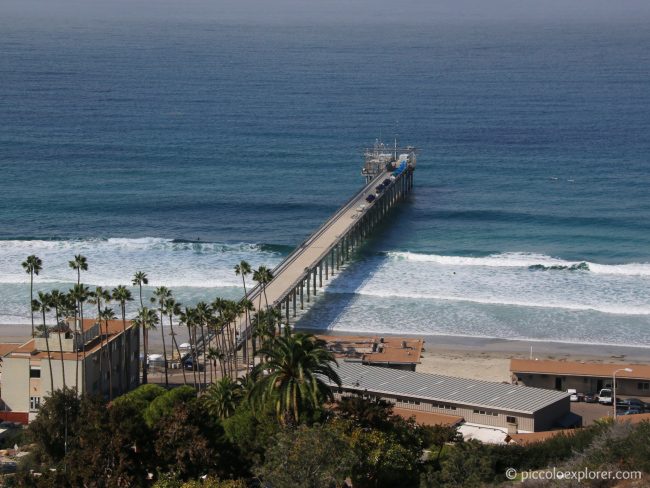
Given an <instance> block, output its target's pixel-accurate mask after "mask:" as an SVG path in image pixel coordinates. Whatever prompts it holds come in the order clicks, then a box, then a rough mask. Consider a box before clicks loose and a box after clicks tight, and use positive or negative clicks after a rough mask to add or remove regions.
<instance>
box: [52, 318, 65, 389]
mask: <svg viewBox="0 0 650 488" xmlns="http://www.w3.org/2000/svg"><path fill="white" fill-rule="evenodd" d="M54 316H55V317H56V327H57V329H58V328H59V306H58V305H56V306H55V307H54ZM57 335H58V336H59V353H60V354H61V356H60V359H61V379H62V380H63V389H64V390H65V361H64V360H63V342H62V341H61V332H57Z"/></svg>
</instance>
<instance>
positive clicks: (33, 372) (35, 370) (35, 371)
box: [29, 366, 41, 378]
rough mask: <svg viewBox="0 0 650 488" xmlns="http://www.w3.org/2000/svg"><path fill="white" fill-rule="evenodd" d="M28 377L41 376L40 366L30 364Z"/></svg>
mask: <svg viewBox="0 0 650 488" xmlns="http://www.w3.org/2000/svg"><path fill="white" fill-rule="evenodd" d="M29 377H30V378H40V377H41V368H40V366H30V367H29Z"/></svg>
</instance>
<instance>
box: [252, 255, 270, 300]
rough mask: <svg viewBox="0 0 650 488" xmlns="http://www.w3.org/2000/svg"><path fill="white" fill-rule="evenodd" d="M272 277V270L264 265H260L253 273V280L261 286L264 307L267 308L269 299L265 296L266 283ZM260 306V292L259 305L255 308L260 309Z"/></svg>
mask: <svg viewBox="0 0 650 488" xmlns="http://www.w3.org/2000/svg"><path fill="white" fill-rule="evenodd" d="M272 279H273V272H272V271H271V270H270V269H269V268H267V267H266V266H260V267H259V268H257V269H256V270H255V272H254V273H253V280H254V281H256V282H257V283H259V285H260V286H261V287H262V293H264V301H265V302H266V308H269V300H268V298H267V297H266V285H267V284H269V283H270V282H271V280H272ZM261 308H262V295H261V294H260V305H259V307H258V308H257V309H258V310H260V309H261Z"/></svg>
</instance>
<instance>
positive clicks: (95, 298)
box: [89, 286, 111, 394]
mask: <svg viewBox="0 0 650 488" xmlns="http://www.w3.org/2000/svg"><path fill="white" fill-rule="evenodd" d="M110 299H111V295H110V293H108V290H104V289H103V288H102V287H101V286H96V287H95V291H93V292H91V293H90V300H89V301H90V303H93V304H95V305H97V323H98V324H99V343H100V351H99V382H100V385H101V391H102V394H103V392H104V360H103V358H104V352H103V345H104V336H103V334H102V300H103V301H104V304H106V305H108V302H109V300H110Z"/></svg>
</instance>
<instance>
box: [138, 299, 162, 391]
mask: <svg viewBox="0 0 650 488" xmlns="http://www.w3.org/2000/svg"><path fill="white" fill-rule="evenodd" d="M133 323H134V324H135V326H136V327H139V328H140V329H142V337H143V350H144V355H143V357H142V383H146V382H147V350H148V348H149V329H155V328H156V325H158V316H157V315H156V311H155V310H152V309H150V308H146V307H143V308H141V309H140V311H139V312H138V315H137V316H136V318H135V319H134V320H133Z"/></svg>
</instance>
